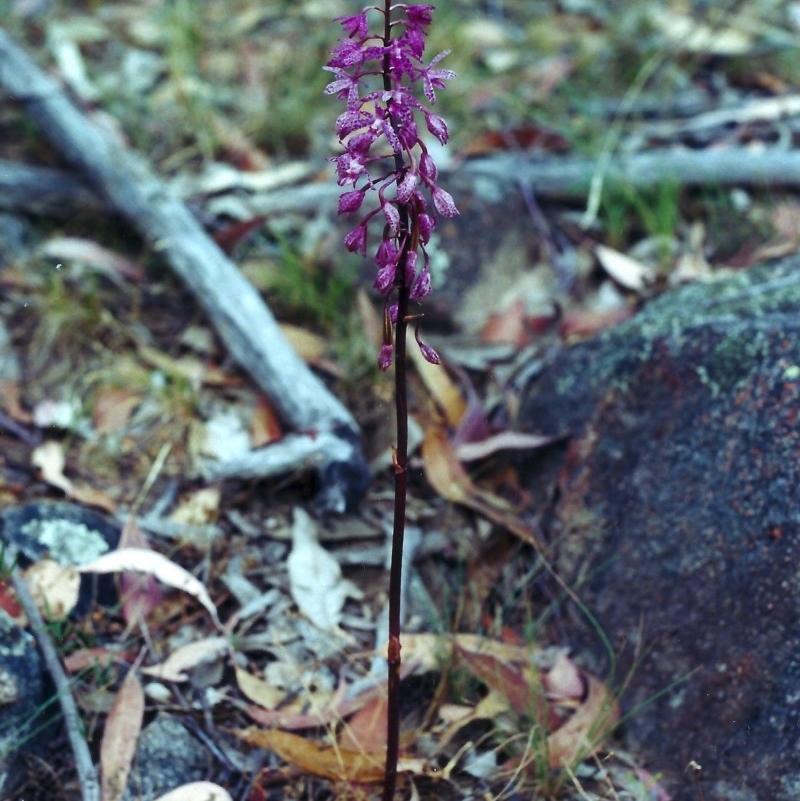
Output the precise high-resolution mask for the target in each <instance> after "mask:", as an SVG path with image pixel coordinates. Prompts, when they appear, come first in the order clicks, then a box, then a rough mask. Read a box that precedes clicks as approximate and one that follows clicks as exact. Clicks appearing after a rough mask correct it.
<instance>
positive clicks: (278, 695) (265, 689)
mask: <svg viewBox="0 0 800 801" xmlns="http://www.w3.org/2000/svg"><path fill="white" fill-rule="evenodd" d="M236 683H237V684H238V685H239V689H240V690H241V691H242V694H243V695H244V696H245V697H246V698H249V699H250V700H251V701H252V702H253V703H255V704H258V705H259V706H262V707H264V709H275V708H276V707H277V706H278V704H280V702H281V701H283V700H284V698H285V697H286V692H285V690H282V689H280V688H278V687H275V686H274V685H272V684H270V683H269V682H267V681H264V679H259V678H258V677H257V676H253V675H252V674H251V673H248V672H247V671H246V670H245V669H244V668H240V667H239V666H238V665H237V667H236Z"/></svg>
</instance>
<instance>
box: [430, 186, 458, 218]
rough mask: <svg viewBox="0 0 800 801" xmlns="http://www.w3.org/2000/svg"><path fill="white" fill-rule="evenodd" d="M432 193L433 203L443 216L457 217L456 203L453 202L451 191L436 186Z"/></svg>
mask: <svg viewBox="0 0 800 801" xmlns="http://www.w3.org/2000/svg"><path fill="white" fill-rule="evenodd" d="M431 195H432V196H433V205H434V206H435V207H436V211H438V212H439V214H441V215H442V217H455V216H456V215H457V214H458V209H457V208H456V204H455V203H454V202H453V196H452V195H451V194H450V193H449V192H445V190H444V189H440V188H439V187H438V186H434V187H433V189H431Z"/></svg>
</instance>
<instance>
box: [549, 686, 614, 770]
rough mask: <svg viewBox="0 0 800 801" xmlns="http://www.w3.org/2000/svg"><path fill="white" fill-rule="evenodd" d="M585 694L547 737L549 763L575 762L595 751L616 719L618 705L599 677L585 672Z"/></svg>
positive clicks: (564, 763)
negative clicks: (562, 723)
mask: <svg viewBox="0 0 800 801" xmlns="http://www.w3.org/2000/svg"><path fill="white" fill-rule="evenodd" d="M583 675H584V678H585V680H586V682H587V690H586V698H585V699H584V700H583V701H582V702H581V703H580V704H579V705H578V707H577V709H576V710H575V712H574V714H573V715H572V716H571V717H570V718H569V719H568V720H567V722H566V723H564V725H563V726H561V727H559V728H558V729H556V730H555V731H554V732H553V733H552V734H550V735H549V736H548V738H547V757H548V760H549V762H550V766H551V767H554V768H555V767H561V766H563V765H575V764H577V763H578V762H580V761H581V760H582V759H585V758H586V757H587V756H589V754H591V753H592V752H594V751H596V750H597V749H598V748H599V747H600V746H601V745H602V744H603V742H604V740H605V739H606V737H608V735H609V734H610V733H611V730H612V729H613V728H614V726H616V724H617V721H618V720H619V705H618V704H617V701H616V699H615V698H614V696H613V695H612V694H611V693H610V692H609V690H608V688H607V687H606V686H605V684H603V683H602V682H601V681H599V680H598V679H596V678H595V677H594V676H590V675H589V674H588V673H584V674H583Z"/></svg>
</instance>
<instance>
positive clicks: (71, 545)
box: [21, 519, 108, 565]
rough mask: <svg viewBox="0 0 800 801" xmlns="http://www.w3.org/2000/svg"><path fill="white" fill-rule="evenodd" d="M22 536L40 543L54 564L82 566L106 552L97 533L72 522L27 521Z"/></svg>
mask: <svg viewBox="0 0 800 801" xmlns="http://www.w3.org/2000/svg"><path fill="white" fill-rule="evenodd" d="M21 530H22V533H23V534H25V535H26V536H28V537H31V538H32V539H34V540H36V541H38V542H39V543H41V544H42V545H43V546H44V547H45V548H47V550H48V551H49V552H50V555H51V556H52V557H53V559H55V560H56V561H57V562H60V563H61V564H68V565H84V564H87V563H89V562H91V561H92V560H94V559H97V557H99V556H102V555H103V554H104V553H106V551H108V543H107V542H106V541H105V539H104V538H103V536H102V534H100V532H99V531H95V530H94V529H91V528H89V527H88V526H86V525H85V524H84V523H76V522H74V521H71V520H59V519H54V520H30V521H29V522H27V523H25V525H24V526H22V529H21Z"/></svg>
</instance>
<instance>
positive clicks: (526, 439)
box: [454, 431, 561, 462]
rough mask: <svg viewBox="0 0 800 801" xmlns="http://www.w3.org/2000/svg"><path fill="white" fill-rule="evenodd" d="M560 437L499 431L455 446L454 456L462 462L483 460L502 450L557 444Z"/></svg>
mask: <svg viewBox="0 0 800 801" xmlns="http://www.w3.org/2000/svg"><path fill="white" fill-rule="evenodd" d="M559 439H561V437H553V436H545V435H543V434H525V433H524V432H522V431H501V432H499V433H498V434H492V435H491V436H489V437H486V439H482V440H478V441H476V442H463V443H459V444H458V445H456V446H455V448H454V452H455V455H456V456H457V457H458V458H459V460H460V461H462V462H471V461H475V460H476V459H484V458H485V457H487V456H491V455H492V454H493V453H497V451H502V450H516V451H520V450H525V451H532V450H535V449H536V448H543V447H544V446H545V445H550V444H552V443H553V442H557V441H558V440H559Z"/></svg>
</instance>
